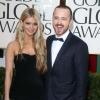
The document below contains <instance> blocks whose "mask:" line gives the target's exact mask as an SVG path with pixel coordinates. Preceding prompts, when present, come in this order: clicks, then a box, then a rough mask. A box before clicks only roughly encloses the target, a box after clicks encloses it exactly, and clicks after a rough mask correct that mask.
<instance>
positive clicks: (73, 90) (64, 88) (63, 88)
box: [46, 32, 88, 100]
mask: <svg viewBox="0 0 100 100" xmlns="http://www.w3.org/2000/svg"><path fill="white" fill-rule="evenodd" d="M53 38H54V35H52V36H49V37H48V38H47V66H48V76H47V98H46V100H85V97H86V89H87V80H88V79H87V78H88V47H87V45H86V43H85V42H83V41H82V40H81V39H79V38H78V37H77V36H75V35H73V34H72V33H71V32H70V33H69V35H68V37H67V39H66V40H65V42H64V44H63V45H62V47H61V49H60V51H59V53H58V55H57V57H56V60H55V62H54V65H53V66H52V64H51V46H52V41H53ZM55 52H56V51H55Z"/></svg>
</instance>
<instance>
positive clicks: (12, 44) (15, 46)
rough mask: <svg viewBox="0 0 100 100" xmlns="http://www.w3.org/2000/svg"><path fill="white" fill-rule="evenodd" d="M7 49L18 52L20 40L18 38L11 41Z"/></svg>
mask: <svg viewBox="0 0 100 100" xmlns="http://www.w3.org/2000/svg"><path fill="white" fill-rule="evenodd" d="M7 50H8V51H9V50H10V51H12V52H16V51H17V50H18V42H17V41H16V40H14V41H11V42H10V43H9V44H8V46H7Z"/></svg>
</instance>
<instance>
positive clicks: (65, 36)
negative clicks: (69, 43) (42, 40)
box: [55, 30, 69, 41]
mask: <svg viewBox="0 0 100 100" xmlns="http://www.w3.org/2000/svg"><path fill="white" fill-rule="evenodd" d="M68 34H69V30H67V31H66V32H65V33H64V34H63V35H61V36H59V37H58V36H57V35H56V34H55V37H56V38H63V40H64V41H65V40H66V38H67V36H68Z"/></svg>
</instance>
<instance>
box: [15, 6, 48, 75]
mask: <svg viewBox="0 0 100 100" xmlns="http://www.w3.org/2000/svg"><path fill="white" fill-rule="evenodd" d="M29 16H31V17H33V18H35V19H36V21H37V24H38V30H37V32H36V33H35V34H34V35H33V41H34V44H35V45H34V48H35V54H36V68H37V70H38V71H39V72H40V73H44V72H46V70H47V66H46V62H47V58H46V53H47V52H46V44H45V40H44V37H43V25H42V23H41V21H40V14H39V13H38V12H37V10H35V9H34V8H27V9H25V10H24V11H23V13H22V15H21V17H20V20H19V23H18V26H17V30H16V31H17V32H16V33H17V34H16V40H17V41H18V43H19V46H20V48H19V52H20V53H21V51H22V49H23V41H24V32H23V27H22V22H23V21H24V20H25V19H26V18H27V17H29Z"/></svg>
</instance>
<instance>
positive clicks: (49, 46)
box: [47, 35, 54, 71]
mask: <svg viewBox="0 0 100 100" xmlns="http://www.w3.org/2000/svg"><path fill="white" fill-rule="evenodd" d="M53 38H54V35H53V36H52V37H50V38H49V41H48V42H47V50H48V51H47V55H48V57H47V61H48V68H49V71H51V69H52V58H51V46H52V42H53Z"/></svg>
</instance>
